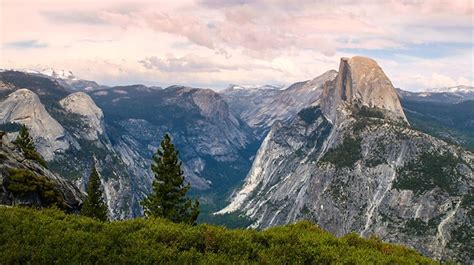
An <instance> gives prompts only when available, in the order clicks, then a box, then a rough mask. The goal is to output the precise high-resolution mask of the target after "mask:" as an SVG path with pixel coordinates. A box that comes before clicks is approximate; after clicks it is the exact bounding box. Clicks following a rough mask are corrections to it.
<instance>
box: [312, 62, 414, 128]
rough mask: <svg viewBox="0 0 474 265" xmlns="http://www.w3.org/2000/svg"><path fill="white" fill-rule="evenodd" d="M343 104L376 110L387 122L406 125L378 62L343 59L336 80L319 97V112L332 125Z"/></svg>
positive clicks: (400, 107) (394, 92) (390, 85)
mask: <svg viewBox="0 0 474 265" xmlns="http://www.w3.org/2000/svg"><path fill="white" fill-rule="evenodd" d="M342 101H344V102H348V103H349V104H355V103H360V104H362V105H364V106H368V107H371V108H378V109H380V110H382V111H386V112H387V113H386V114H387V115H386V117H387V118H388V117H390V118H393V119H395V120H396V119H401V120H403V121H405V122H407V119H406V117H405V113H404V112H403V109H402V106H401V105H400V101H399V100H398V96H397V93H396V91H395V89H394V87H393V85H392V82H391V81H390V80H389V79H388V77H387V76H386V75H385V73H384V72H383V70H382V68H380V66H378V64H377V62H375V61H374V60H372V59H370V58H366V57H361V56H356V57H352V58H350V59H348V58H342V59H341V63H340V65H339V74H338V75H337V79H336V80H335V82H328V83H326V84H325V87H324V92H323V94H322V96H321V109H322V110H323V113H324V115H325V116H326V117H327V118H328V119H329V120H330V121H331V122H333V123H334V122H335V118H336V113H337V107H338V106H339V104H340V103H341V102H342Z"/></svg>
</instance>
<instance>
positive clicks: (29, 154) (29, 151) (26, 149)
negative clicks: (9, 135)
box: [13, 125, 46, 166]
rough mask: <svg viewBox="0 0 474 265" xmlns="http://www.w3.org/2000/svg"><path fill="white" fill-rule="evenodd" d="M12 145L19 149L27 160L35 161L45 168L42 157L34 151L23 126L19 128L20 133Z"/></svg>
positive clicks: (32, 143)
mask: <svg viewBox="0 0 474 265" xmlns="http://www.w3.org/2000/svg"><path fill="white" fill-rule="evenodd" d="M13 143H14V144H15V145H16V146H18V147H19V148H20V149H21V151H22V152H23V154H24V155H25V157H26V158H27V159H32V160H35V161H37V162H38V163H40V164H41V165H43V166H46V161H44V159H43V157H42V156H41V155H40V154H39V153H38V151H36V148H35V144H34V142H33V138H31V136H30V133H29V132H28V128H26V126H25V125H22V126H21V128H20V132H19V134H18V136H17V137H16V139H15V141H13Z"/></svg>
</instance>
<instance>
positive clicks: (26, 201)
mask: <svg viewBox="0 0 474 265" xmlns="http://www.w3.org/2000/svg"><path fill="white" fill-rule="evenodd" d="M0 162H1V163H0V204H3V205H23V206H33V207H43V206H45V205H43V202H42V201H41V200H40V198H39V196H38V194H34V193H32V194H29V195H28V196H22V195H18V194H13V193H11V192H9V191H8V189H7V187H6V186H5V184H6V181H7V179H8V177H9V172H8V171H9V169H27V170H30V171H31V172H33V173H34V174H35V175H37V176H44V177H46V178H48V179H49V180H51V181H52V182H53V183H54V184H55V185H56V187H57V189H58V190H59V191H60V192H61V194H62V196H63V198H64V202H65V204H66V207H67V209H68V211H70V212H79V210H80V207H81V205H82V203H83V201H84V199H85V194H84V193H82V192H81V191H80V190H79V189H78V188H77V187H76V186H75V185H74V184H73V183H71V182H69V181H67V180H66V179H64V178H62V177H61V176H59V175H57V174H54V173H52V172H51V171H49V170H48V169H47V168H45V167H43V166H41V165H40V164H38V163H37V162H35V161H32V160H28V159H25V157H24V156H23V155H22V154H21V152H20V151H19V150H17V149H16V147H15V146H13V145H12V144H10V143H8V142H6V141H3V142H2V140H1V139H0Z"/></svg>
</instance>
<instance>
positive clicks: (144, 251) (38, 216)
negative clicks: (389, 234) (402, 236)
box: [0, 208, 434, 264]
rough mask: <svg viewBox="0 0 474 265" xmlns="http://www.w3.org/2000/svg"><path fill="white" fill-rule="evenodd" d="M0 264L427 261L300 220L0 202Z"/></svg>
mask: <svg viewBox="0 0 474 265" xmlns="http://www.w3.org/2000/svg"><path fill="white" fill-rule="evenodd" d="M0 263H1V264H23V263H31V264H52V263H55V264H157V263H160V264H162V263H164V264H169V263H172V264H216V263H217V264H330V263H340V264H366V263H377V264H434V262H433V261H431V260H430V259H428V258H425V257H423V256H421V255H420V254H418V253H417V252H415V251H413V250H410V249H408V248H405V247H402V246H397V245H392V244H386V243H382V242H381V241H380V240H378V239H374V238H371V239H362V238H360V237H359V236H357V235H355V234H351V235H347V236H345V237H342V238H336V237H334V236H333V235H331V234H329V233H327V232H325V231H324V230H322V229H321V228H319V227H318V226H316V225H314V224H312V223H310V222H307V221H304V222H300V223H297V224H292V225H286V226H281V227H274V228H270V229H268V230H264V231H256V230H251V229H249V230H229V229H225V228H224V227H219V226H212V225H197V226H191V225H186V224H175V223H171V222H169V221H166V220H163V219H158V218H150V219H142V218H140V219H134V220H128V221H118V222H110V223H102V222H99V221H96V220H93V219H91V218H87V217H81V216H75V215H67V214H64V213H62V212H60V211H58V210H54V209H46V210H33V209H26V208H1V210H0Z"/></svg>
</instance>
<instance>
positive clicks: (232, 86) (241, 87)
mask: <svg viewBox="0 0 474 265" xmlns="http://www.w3.org/2000/svg"><path fill="white" fill-rule="evenodd" d="M283 88H284V87H283V86H273V85H236V84H230V85H229V86H228V87H227V89H235V90H264V89H272V90H282V89H283Z"/></svg>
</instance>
